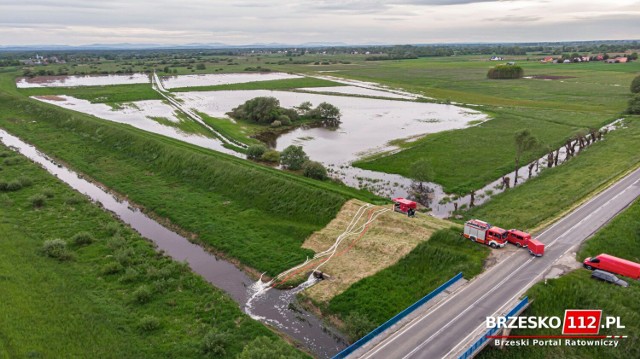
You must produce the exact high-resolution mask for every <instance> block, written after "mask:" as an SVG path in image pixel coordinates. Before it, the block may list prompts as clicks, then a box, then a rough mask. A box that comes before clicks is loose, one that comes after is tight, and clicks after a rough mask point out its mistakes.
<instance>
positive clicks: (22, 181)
mask: <svg viewBox="0 0 640 359" xmlns="http://www.w3.org/2000/svg"><path fill="white" fill-rule="evenodd" d="M18 182H20V184H21V185H22V187H29V186H31V185H32V184H33V181H32V180H31V178H29V177H25V176H20V177H19V178H18Z"/></svg>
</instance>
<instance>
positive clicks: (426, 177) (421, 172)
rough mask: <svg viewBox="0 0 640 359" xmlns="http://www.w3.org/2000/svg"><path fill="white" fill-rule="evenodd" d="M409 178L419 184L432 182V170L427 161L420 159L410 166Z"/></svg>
mask: <svg viewBox="0 0 640 359" xmlns="http://www.w3.org/2000/svg"><path fill="white" fill-rule="evenodd" d="M409 176H410V177H411V178H413V179H414V180H416V181H419V182H431V181H433V169H432V168H431V165H430V164H429V161H427V160H425V159H422V160H418V161H416V162H414V163H413V164H411V168H410V169H409Z"/></svg>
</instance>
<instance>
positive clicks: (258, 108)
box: [227, 97, 341, 127]
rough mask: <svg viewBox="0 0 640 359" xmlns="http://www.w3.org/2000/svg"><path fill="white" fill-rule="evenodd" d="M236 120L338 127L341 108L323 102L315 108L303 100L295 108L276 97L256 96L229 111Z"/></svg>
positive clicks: (278, 125)
mask: <svg viewBox="0 0 640 359" xmlns="http://www.w3.org/2000/svg"><path fill="white" fill-rule="evenodd" d="M227 115H229V116H230V117H231V118H233V119H235V120H246V121H251V122H255V123H259V124H264V125H271V126H272V127H280V126H289V125H292V124H294V123H296V122H298V123H299V122H303V121H304V122H311V123H318V124H321V125H322V126H325V127H338V126H339V125H340V123H341V121H340V117H341V114H340V110H339V109H338V108H337V107H335V106H334V105H332V104H330V103H327V102H323V103H321V104H319V105H318V106H317V107H316V108H313V106H312V104H311V103H310V102H308V101H307V102H303V103H302V104H300V106H298V107H295V108H284V107H281V106H280V101H278V99H277V98H275V97H256V98H253V99H251V100H248V101H247V102H245V103H244V104H242V105H240V106H238V107H236V108H234V109H233V110H231V112H229V113H227Z"/></svg>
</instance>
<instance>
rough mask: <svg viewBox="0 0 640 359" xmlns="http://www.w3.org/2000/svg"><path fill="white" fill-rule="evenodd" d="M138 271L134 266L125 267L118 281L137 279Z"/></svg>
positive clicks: (124, 281) (125, 281) (127, 281)
mask: <svg viewBox="0 0 640 359" xmlns="http://www.w3.org/2000/svg"><path fill="white" fill-rule="evenodd" d="M139 275H140V273H139V272H138V271H137V270H136V269H135V268H131V267H129V268H127V270H126V271H125V272H124V274H123V275H122V276H121V277H120V279H119V281H120V282H122V283H131V282H134V281H136V280H137V279H138V276H139Z"/></svg>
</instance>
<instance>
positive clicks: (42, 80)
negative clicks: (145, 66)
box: [16, 73, 151, 88]
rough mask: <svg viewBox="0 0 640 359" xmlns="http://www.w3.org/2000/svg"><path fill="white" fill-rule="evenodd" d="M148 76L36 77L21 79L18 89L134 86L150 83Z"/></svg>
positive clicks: (18, 80)
mask: <svg viewBox="0 0 640 359" xmlns="http://www.w3.org/2000/svg"><path fill="white" fill-rule="evenodd" d="M150 82H151V81H150V80H149V75H147V74H141V73H138V74H131V75H95V76H94V75H87V76H36V77H21V78H19V79H17V80H16V86H18V88H30V87H76V86H106V85H132V84H146V83H150Z"/></svg>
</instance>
